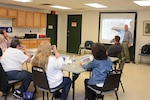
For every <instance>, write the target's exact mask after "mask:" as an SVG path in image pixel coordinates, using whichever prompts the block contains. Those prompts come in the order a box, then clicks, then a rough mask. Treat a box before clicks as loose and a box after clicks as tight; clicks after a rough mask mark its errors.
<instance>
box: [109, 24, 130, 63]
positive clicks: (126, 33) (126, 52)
mask: <svg viewBox="0 0 150 100" xmlns="http://www.w3.org/2000/svg"><path fill="white" fill-rule="evenodd" d="M112 30H115V31H117V32H120V33H121V34H123V35H124V36H123V41H122V47H123V51H124V56H125V57H126V62H127V63H129V62H130V54H129V48H130V47H131V43H132V34H131V32H130V31H129V30H128V25H124V30H121V29H117V28H112Z"/></svg>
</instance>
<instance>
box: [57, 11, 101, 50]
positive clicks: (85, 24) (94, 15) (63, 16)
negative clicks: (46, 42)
mask: <svg viewBox="0 0 150 100" xmlns="http://www.w3.org/2000/svg"><path fill="white" fill-rule="evenodd" d="M74 14H81V15H82V30H81V42H82V43H84V42H85V40H92V41H94V42H97V41H98V25H99V19H98V18H99V12H93V11H91V12H65V13H64V12H59V13H58V33H57V34H58V39H57V40H58V42H57V43H58V44H57V45H58V49H60V50H64V51H66V44H67V43H66V42H67V16H68V15H74Z"/></svg>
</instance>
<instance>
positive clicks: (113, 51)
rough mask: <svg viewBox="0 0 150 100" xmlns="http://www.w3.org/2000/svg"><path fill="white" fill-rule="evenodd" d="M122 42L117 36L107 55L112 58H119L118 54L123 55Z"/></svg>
mask: <svg viewBox="0 0 150 100" xmlns="http://www.w3.org/2000/svg"><path fill="white" fill-rule="evenodd" d="M119 41H120V37H119V36H115V37H114V39H113V42H114V44H113V45H111V46H110V47H109V48H108V50H107V54H108V56H110V57H118V54H119V53H121V51H122V46H121V44H120V43H119Z"/></svg>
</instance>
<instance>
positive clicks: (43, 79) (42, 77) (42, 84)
mask: <svg viewBox="0 0 150 100" xmlns="http://www.w3.org/2000/svg"><path fill="white" fill-rule="evenodd" d="M32 78H33V84H34V86H35V91H36V89H39V90H41V91H42V92H43V100H44V93H45V92H46V93H47V99H48V93H49V92H50V93H52V100H53V98H54V93H55V92H56V91H58V90H60V89H62V88H63V87H58V88H55V89H50V88H49V84H48V80H47V76H46V73H45V71H44V69H43V68H41V67H37V66H33V67H32Z"/></svg>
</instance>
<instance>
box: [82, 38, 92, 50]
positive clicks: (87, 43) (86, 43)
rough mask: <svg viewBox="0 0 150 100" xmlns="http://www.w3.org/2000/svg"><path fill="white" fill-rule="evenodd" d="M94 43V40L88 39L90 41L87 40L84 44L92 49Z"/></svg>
mask: <svg viewBox="0 0 150 100" xmlns="http://www.w3.org/2000/svg"><path fill="white" fill-rule="evenodd" d="M92 44H93V41H89V40H88V41H85V45H84V46H85V48H86V49H91V46H92Z"/></svg>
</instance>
